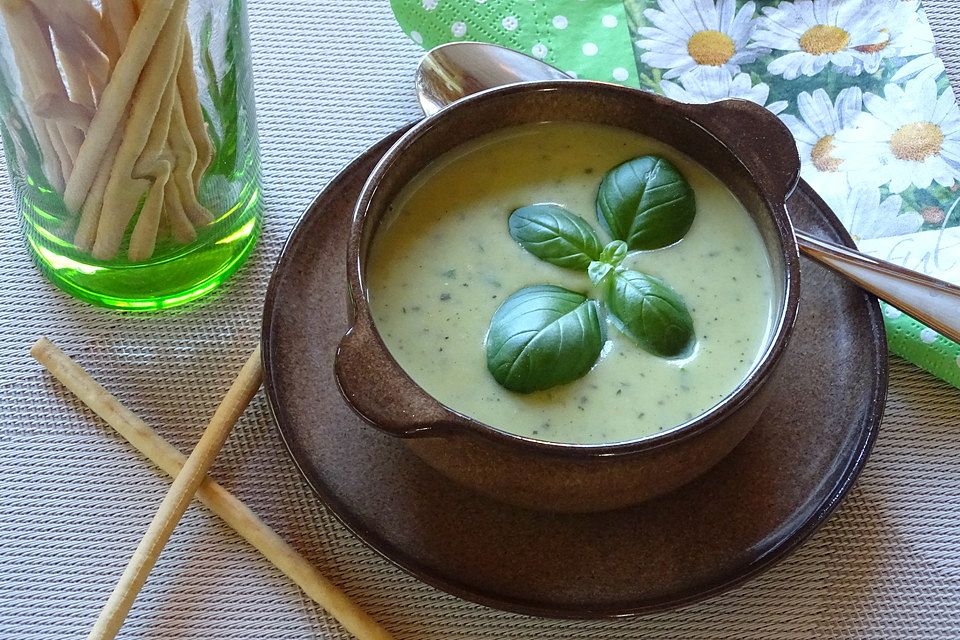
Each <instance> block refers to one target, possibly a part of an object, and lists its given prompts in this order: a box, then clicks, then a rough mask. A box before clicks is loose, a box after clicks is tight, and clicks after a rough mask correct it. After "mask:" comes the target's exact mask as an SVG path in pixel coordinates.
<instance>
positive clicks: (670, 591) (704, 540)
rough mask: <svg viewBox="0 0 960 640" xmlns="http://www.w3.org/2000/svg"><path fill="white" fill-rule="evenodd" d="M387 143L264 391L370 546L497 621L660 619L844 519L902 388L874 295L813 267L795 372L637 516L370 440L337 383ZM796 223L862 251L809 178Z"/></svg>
mask: <svg viewBox="0 0 960 640" xmlns="http://www.w3.org/2000/svg"><path fill="white" fill-rule="evenodd" d="M399 133H400V132H398V133H396V134H393V135H392V136H388V137H387V138H386V139H384V140H383V141H381V142H380V143H378V144H377V145H375V146H374V147H372V148H371V149H370V150H368V151H367V152H366V153H365V154H364V155H362V156H361V157H360V158H358V159H357V160H356V161H354V163H353V164H351V165H350V166H349V167H347V168H346V169H345V170H344V171H343V172H342V173H340V175H338V176H337V177H336V178H334V180H333V181H331V182H330V184H329V185H327V187H326V189H324V191H323V192H322V193H321V194H320V196H319V197H318V198H317V199H316V201H314V203H313V205H312V206H311V207H310V208H309V209H308V210H307V212H306V214H305V215H304V216H303V218H302V219H301V220H300V222H299V223H298V224H297V226H296V228H295V229H294V231H293V233H292V234H291V236H290V239H289V240H288V242H287V244H286V246H285V247H284V249H283V252H282V253H281V255H280V258H279V261H278V263H277V266H276V269H275V271H274V274H273V277H272V279H271V281H270V286H269V289H268V291H267V299H266V305H265V309H264V320H263V356H264V367H265V387H266V390H267V396H268V398H269V403H270V408H271V410H272V412H273V415H274V418H275V420H276V422H277V424H278V426H279V428H280V432H281V434H282V435H283V438H284V440H285V441H286V444H287V446H288V447H289V449H290V453H291V456H292V457H293V459H294V461H295V463H296V464H297V466H298V467H299V468H300V471H301V472H302V473H303V475H304V476H305V477H306V479H307V481H308V482H309V484H310V486H311V487H312V488H313V490H314V491H315V492H316V493H317V495H318V496H319V497H320V499H321V500H323V502H324V503H325V504H326V505H327V506H328V507H329V508H330V510H331V511H332V512H333V513H334V514H335V515H336V516H337V517H338V518H339V519H340V520H341V521H342V522H343V523H344V524H345V525H346V526H347V527H348V528H349V529H350V530H351V531H353V532H354V533H355V534H356V535H358V536H359V537H360V538H362V539H363V540H364V541H366V542H367V544H369V545H370V546H371V547H373V548H374V549H376V550H377V551H378V552H380V553H381V554H382V555H383V556H384V557H386V558H388V559H389V560H391V561H393V562H394V563H396V564H397V565H399V566H400V567H401V568H403V569H405V570H406V571H408V572H410V573H411V574H413V575H415V576H417V577H418V578H420V579H422V580H423V581H425V582H427V583H429V584H431V585H434V586H436V587H438V588H440V589H442V590H444V591H448V592H450V593H452V594H455V595H457V596H460V597H463V598H465V599H468V600H472V601H475V602H479V603H481V604H485V605H489V606H491V607H496V608H499V609H505V610H509V611H516V612H520V613H527V614H532V615H541V616H551V617H577V618H593V617H605V616H620V615H630V614H640V613H647V612H652V611H656V610H661V609H666V608H671V607H675V606H679V605H682V604H687V603H690V602H693V601H696V600H699V599H702V598H705V597H707V596H710V595H713V594H716V593H719V592H721V591H723V590H725V589H728V588H730V587H732V586H734V585H736V584H739V583H741V582H743V581H744V580H746V579H747V578H749V577H751V576H753V575H756V574H757V573H758V572H760V571H762V570H764V569H766V568H768V567H770V566H771V565H772V564H774V563H775V562H777V561H778V560H781V559H782V558H783V557H784V556H786V555H787V554H788V553H789V552H790V551H792V550H793V549H795V548H796V547H797V545H799V544H800V543H801V542H803V541H804V540H806V539H807V538H808V537H809V536H810V534H812V533H813V531H814V530H815V529H816V528H817V527H818V526H819V525H820V524H821V523H822V522H823V521H824V519H825V518H827V516H829V514H830V513H831V512H832V511H833V510H834V509H835V508H836V506H837V504H839V502H840V500H841V499H842V498H843V496H844V495H845V494H846V493H847V491H848V490H849V489H850V487H851V485H852V484H853V482H854V481H855V480H856V478H857V476H858V474H859V472H860V470H861V469H862V467H863V465H864V463H865V461H866V458H867V454H868V453H869V451H870V448H871V446H872V444H873V441H874V439H875V437H876V434H877V429H878V427H879V424H880V417H881V414H882V412H883V403H884V398H885V393H886V381H887V370H886V342H885V338H884V332H883V324H882V320H881V316H880V310H879V307H878V305H877V303H876V301H875V299H874V298H872V297H871V296H868V295H867V294H864V293H862V292H861V291H860V290H858V289H857V288H855V287H854V286H852V285H849V284H847V283H845V282H844V281H843V280H841V279H840V278H839V277H837V276H834V275H833V274H831V273H829V272H827V271H826V270H824V269H822V268H820V267H818V266H816V265H815V264H813V263H811V262H809V261H805V262H804V263H803V275H802V291H803V294H802V302H801V312H800V318H799V321H798V324H797V328H796V334H795V336H794V339H793V341H792V343H791V346H790V348H789V349H788V352H787V354H786V355H785V362H784V367H785V368H786V369H788V370H789V371H791V372H792V375H788V376H783V379H782V380H780V381H779V382H777V383H776V384H778V385H779V388H778V389H777V390H776V394H775V398H774V400H773V401H772V402H771V404H770V406H769V408H768V409H767V411H766V413H765V414H764V416H763V417H762V418H761V420H760V422H759V423H758V424H757V426H756V427H754V428H753V430H752V431H751V432H750V433H749V434H748V435H747V437H746V439H745V440H744V441H743V442H742V443H741V444H740V445H739V446H738V447H737V448H736V449H735V450H734V451H733V453H731V454H730V455H729V456H728V457H726V458H725V459H724V460H723V461H722V462H721V463H720V464H718V465H717V466H716V467H714V468H713V469H712V470H711V471H708V472H707V473H706V474H705V475H703V476H701V477H700V478H699V479H697V480H696V481H694V482H693V483H692V484H689V485H687V486H685V487H683V488H682V489H680V490H678V491H676V492H674V493H671V494H669V495H667V496H664V497H662V498H658V499H656V500H653V501H650V502H646V503H644V504H641V505H639V506H637V507H632V508H629V509H624V510H620V511H612V512H604V513H598V514H584V515H556V514H553V515H551V514H545V513H536V512H532V511H526V510H523V509H519V508H513V507H508V506H505V505H503V504H501V503H498V502H495V501H492V500H489V499H486V498H483V497H480V496H479V495H477V494H474V493H472V492H470V491H468V490H466V489H464V488H461V487H459V486H457V485H455V484H453V483H451V482H450V481H448V480H446V479H445V478H444V477H442V476H441V475H439V474H438V473H437V472H436V471H434V470H432V469H430V468H428V467H427V466H426V465H425V464H424V463H422V462H421V461H420V460H419V459H418V458H417V457H416V456H414V455H413V454H412V453H411V452H410V451H409V450H408V449H407V448H406V447H405V446H404V445H403V443H402V442H401V441H399V440H398V439H396V438H393V437H391V436H389V435H386V434H383V433H380V432H378V431H377V430H375V429H370V428H368V427H367V426H365V425H364V424H363V423H362V422H361V420H360V418H358V417H357V416H356V414H355V413H354V412H353V411H352V410H351V409H350V407H349V406H347V404H346V403H345V402H344V400H343V398H342V397H341V395H340V392H339V391H338V389H337V385H336V382H335V381H334V376H333V361H334V353H335V350H336V347H337V343H338V342H339V340H340V338H341V336H342V335H343V332H344V329H345V327H346V324H347V310H346V305H347V295H346V291H345V290H344V288H345V287H344V283H345V266H346V264H345V262H346V261H345V258H344V256H345V243H346V238H347V233H348V231H349V227H350V218H351V215H352V209H353V205H354V202H355V200H356V197H357V194H358V193H359V191H360V188H361V187H362V186H363V183H364V180H365V179H366V177H367V175H368V174H369V173H370V170H371V169H372V168H373V165H374V164H375V162H376V161H377V159H379V158H380V156H381V155H382V154H383V153H384V151H385V150H386V149H387V148H388V146H389V145H390V144H391V143H392V141H393V140H395V139H396V138H397V137H398V135H399ZM788 208H789V209H790V212H791V214H792V215H793V217H794V220H795V221H796V222H797V224H798V226H800V227H801V228H803V229H806V230H808V231H811V232H812V233H814V234H816V235H821V236H823V237H826V238H828V239H831V240H834V241H838V242H841V243H846V244H851V241H850V238H849V236H848V235H847V234H846V232H844V231H843V230H842V228H841V226H840V224H839V222H837V220H836V218H835V217H834V216H833V214H832V213H830V212H829V210H827V208H826V206H825V205H824V204H823V203H822V201H821V200H820V199H819V198H818V197H817V196H816V195H814V194H813V191H812V190H811V189H810V188H809V187H808V186H807V185H806V184H804V183H801V186H800V188H799V189H798V190H797V192H796V193H795V194H794V195H793V196H792V197H791V199H790V200H789V202H788Z"/></svg>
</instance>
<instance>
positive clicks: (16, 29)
mask: <svg viewBox="0 0 960 640" xmlns="http://www.w3.org/2000/svg"><path fill="white" fill-rule="evenodd" d="M0 11H2V12H3V16H4V24H5V26H6V29H7V35H8V36H9V39H10V45H11V47H12V48H13V54H14V59H15V61H16V64H17V68H18V69H19V71H20V82H21V84H22V85H23V94H24V99H25V100H26V102H27V103H28V109H29V105H30V104H32V102H33V101H34V100H35V99H36V97H37V95H38V94H39V93H42V91H38V89H37V85H38V83H39V78H37V77H36V75H35V73H34V71H33V57H34V52H33V48H34V47H31V46H28V44H27V42H26V38H25V35H26V34H27V33H30V32H31V31H35V30H37V29H38V26H37V24H36V21H35V18H34V15H33V9H32V8H31V6H30V5H28V4H27V3H26V2H25V1H24V0H2V1H0ZM36 44H40V43H34V46H35V45H36ZM40 46H42V44H41V45H40ZM58 77H59V76H58ZM27 115H28V117H29V118H30V122H31V124H32V125H33V130H34V133H35V134H36V136H37V143H38V144H39V145H40V151H41V153H43V166H44V173H45V174H46V176H47V179H48V180H49V181H50V184H51V186H53V187H54V188H55V189H57V191H61V192H62V191H63V188H64V187H63V186H61V185H64V183H65V181H66V179H67V177H68V176H69V175H70V169H72V167H73V163H72V162H71V161H70V158H69V156H68V155H67V154H66V148H65V147H64V146H63V140H62V139H61V138H60V130H59V128H58V127H56V126H55V125H52V124H51V123H49V122H45V121H44V120H43V119H42V118H40V117H38V116H36V115H35V114H34V113H32V112H30V113H28V114H27Z"/></svg>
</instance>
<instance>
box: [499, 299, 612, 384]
mask: <svg viewBox="0 0 960 640" xmlns="http://www.w3.org/2000/svg"><path fill="white" fill-rule="evenodd" d="M603 342H604V335H603V329H602V327H601V325H600V311H599V305H598V304H597V302H596V301H595V300H590V299H588V298H587V297H586V296H584V295H582V294H579V293H576V292H574V291H570V290H568V289H564V288H562V287H556V286H553V285H536V286H532V287H526V288H524V289H521V290H519V291H517V292H516V293H514V294H513V295H512V296H510V297H509V298H507V299H506V301H505V302H504V303H503V304H502V305H501V306H500V308H499V309H497V311H496V313H494V315H493V320H491V322H490V330H489V332H488V333H487V339H486V348H487V368H488V369H489V370H490V373H492V374H493V377H494V378H495V379H496V381H497V382H499V383H500V384H501V385H502V386H504V387H506V388H507V389H509V390H511V391H517V392H519V393H530V392H532V391H540V390H543V389H549V388H550V387H555V386H557V385H560V384H565V383H567V382H572V381H574V380H576V379H577V378H580V377H582V376H583V375H585V374H586V373H587V372H588V371H589V370H590V368H591V367H592V366H593V365H594V363H595V362H596V361H597V358H599V357H600V349H601V347H603Z"/></svg>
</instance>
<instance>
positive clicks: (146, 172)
mask: <svg viewBox="0 0 960 640" xmlns="http://www.w3.org/2000/svg"><path fill="white" fill-rule="evenodd" d="M177 55H178V59H177V63H179V56H180V55H183V44H182V41H181V44H180V45H179V50H178V52H177ZM176 93H177V79H176V76H175V75H173V74H171V76H170V78H169V80H168V81H167V86H166V88H165V89H164V90H163V97H162V98H161V99H160V109H159V111H158V112H157V118H156V120H155V121H154V123H153V128H152V129H151V130H150V136H149V137H148V138H147V143H146V145H144V148H143V153H141V154H140V157H139V158H138V159H137V162H136V164H135V165H134V168H133V176H134V177H135V178H152V179H153V184H151V185H150V191H149V193H148V194H147V199H146V201H145V202H144V204H143V208H142V209H141V210H140V217H139V218H138V219H137V224H136V226H134V228H133V233H132V234H131V235H130V248H129V250H128V252H127V256H128V257H129V258H130V260H133V261H138V260H146V259H148V258H149V257H150V256H151V255H153V250H154V248H155V247H156V244H157V230H158V228H159V226H160V216H161V213H162V212H163V208H164V207H163V203H164V194H165V191H166V186H167V181H168V180H169V179H170V173H171V171H172V169H173V162H174V155H173V154H172V153H171V152H170V151H168V150H167V149H166V144H167V134H168V132H169V131H170V116H171V112H172V110H173V103H174V96H175V95H176Z"/></svg>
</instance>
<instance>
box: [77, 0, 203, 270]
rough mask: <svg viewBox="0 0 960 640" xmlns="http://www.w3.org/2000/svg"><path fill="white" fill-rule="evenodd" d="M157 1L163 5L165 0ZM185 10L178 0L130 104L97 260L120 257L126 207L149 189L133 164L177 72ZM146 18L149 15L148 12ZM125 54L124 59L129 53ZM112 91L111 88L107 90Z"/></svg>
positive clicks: (127, 218)
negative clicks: (169, 84) (132, 195)
mask: <svg viewBox="0 0 960 640" xmlns="http://www.w3.org/2000/svg"><path fill="white" fill-rule="evenodd" d="M157 1H158V2H162V1H164V0H157ZM152 6H154V5H153V3H151V4H150V5H148V6H147V9H146V10H145V11H149V10H150V7H152ZM185 11H186V0H175V5H174V10H173V11H172V12H171V13H170V15H169V16H168V19H167V23H166V24H165V25H164V26H163V28H162V29H161V32H160V36H159V38H158V39H157V41H156V47H155V49H154V51H153V53H152V54H151V55H150V57H149V59H148V61H147V63H146V65H145V67H144V70H143V76H142V77H141V79H140V83H139V84H138V85H137V89H136V95H135V96H134V100H133V101H132V104H131V110H130V117H129V118H128V120H127V124H126V127H125V128H124V134H123V141H122V142H121V143H120V149H119V151H118V152H117V157H116V160H115V161H114V164H113V170H112V171H111V173H110V180H109V181H108V182H107V190H106V192H105V194H104V196H103V211H102V213H101V214H100V223H99V224H98V225H97V237H96V240H95V241H94V243H93V255H94V257H96V258H100V259H102V260H107V259H110V258H113V257H114V256H115V255H116V254H117V250H118V249H119V247H120V242H121V241H122V240H123V234H124V231H125V230H126V227H127V223H128V222H129V221H130V218H131V217H133V214H134V209H133V208H124V206H123V205H124V204H125V203H128V202H129V201H130V196H131V193H132V192H133V191H135V190H137V189H139V192H138V193H139V194H142V193H143V191H144V190H145V189H146V186H147V185H144V184H143V181H142V180H137V179H135V178H133V177H132V173H133V169H134V164H135V163H136V161H137V159H138V158H139V157H140V154H141V153H142V152H143V149H144V146H145V145H146V143H147V139H148V138H149V136H150V130H151V129H152V128H153V124H154V121H155V120H156V118H157V112H158V111H159V103H160V101H161V99H162V96H163V92H164V90H165V88H166V86H167V84H168V83H169V82H170V80H171V78H172V77H173V74H174V71H175V69H174V67H175V65H176V61H177V53H178V51H179V50H180V47H179V44H180V33H181V31H182V24H183V17H184V14H185ZM143 15H146V13H144V14H143ZM142 19H143V18H142V17H141V20H142ZM139 24H140V23H139V22H138V23H137V25H138V26H139ZM134 29H136V27H134ZM131 46H133V36H131V43H130V44H129V45H128V47H127V48H128V49H129V48H130V47H131ZM123 55H124V56H125V55H126V53H124V54H123ZM121 62H122V58H121ZM118 70H119V66H118ZM111 84H113V80H111ZM109 90H110V89H109V86H108V87H107V91H109ZM101 109H102V107H101ZM98 115H99V111H98ZM96 121H97V118H96V117H94V121H93V123H91V125H90V129H91V130H92V129H93V127H94V126H96ZM91 135H92V134H91ZM69 188H70V184H69V183H68V184H67V189H68V190H69ZM135 204H136V202H135V201H134V205H135Z"/></svg>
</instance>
